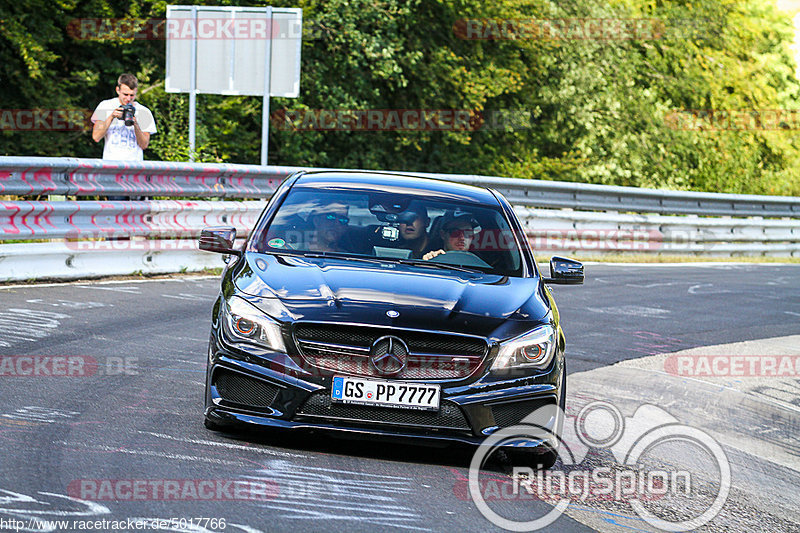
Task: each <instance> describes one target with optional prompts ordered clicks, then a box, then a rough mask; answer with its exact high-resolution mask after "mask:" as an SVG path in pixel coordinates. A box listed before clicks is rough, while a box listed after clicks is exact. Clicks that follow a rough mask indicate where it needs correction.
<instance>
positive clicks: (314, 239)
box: [309, 202, 350, 252]
mask: <svg viewBox="0 0 800 533" xmlns="http://www.w3.org/2000/svg"><path fill="white" fill-rule="evenodd" d="M348 211H349V206H348V205H347V204H343V203H341V202H331V203H328V204H325V205H321V206H318V207H315V208H314V209H313V211H312V212H311V216H309V220H310V221H311V226H312V234H311V239H310V241H311V242H309V250H312V251H316V252H346V251H347V250H346V249H345V248H344V246H343V245H342V240H343V238H344V236H345V234H346V233H347V228H348V224H349V223H350V217H349V216H348Z"/></svg>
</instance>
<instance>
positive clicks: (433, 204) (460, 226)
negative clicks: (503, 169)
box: [249, 187, 522, 276]
mask: <svg viewBox="0 0 800 533" xmlns="http://www.w3.org/2000/svg"><path fill="white" fill-rule="evenodd" d="M262 223H263V224H264V227H259V228H256V230H255V231H254V233H253V239H252V240H251V243H250V248H249V249H250V250H251V251H257V252H261V253H276V252H281V253H297V254H302V253H309V252H324V253H331V254H336V255H343V256H353V257H356V256H368V257H374V258H379V259H381V260H386V261H404V260H408V261H431V262H434V263H438V264H442V265H452V266H454V267H455V266H459V267H467V268H470V269H475V270H480V271H484V272H491V273H496V274H501V275H506V276H520V275H521V272H522V260H521V253H520V250H519V247H518V245H517V242H516V240H515V238H514V234H513V232H512V231H511V229H510V227H509V224H508V221H507V220H506V219H505V217H504V215H503V213H502V211H501V210H500V208H499V206H486V205H475V204H473V203H465V202H458V201H454V200H452V199H448V198H437V197H435V196H431V197H421V196H418V195H411V194H409V195H399V194H392V195H387V194H385V193H379V192H375V191H366V190H365V191H353V190H346V191H342V190H324V189H322V190H321V189H316V188H306V187H295V188H293V189H292V190H291V191H290V192H289V194H288V195H287V196H286V198H285V199H284V201H283V203H282V204H281V206H280V207H279V208H278V210H277V212H276V213H275V215H274V217H273V218H272V220H271V221H270V222H269V224H268V225H266V222H262Z"/></svg>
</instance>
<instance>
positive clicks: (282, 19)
mask: <svg viewBox="0 0 800 533" xmlns="http://www.w3.org/2000/svg"><path fill="white" fill-rule="evenodd" d="M271 11H272V24H271V27H270V20H269V14H268V13H269V8H264V7H217V6H167V30H166V33H167V78H166V91H167V92H175V93H188V92H192V69H191V63H192V54H193V53H195V52H194V49H193V46H194V43H195V41H196V46H197V48H196V56H195V57H196V58H197V70H196V80H195V81H196V85H195V88H194V89H195V92H196V93H201V94H202V93H204V94H228V95H252V96H263V95H264V85H265V81H266V80H265V78H266V76H265V75H266V68H267V65H268V64H271V65H272V67H271V69H270V91H269V92H270V96H283V97H288V98H296V97H297V96H298V95H299V94H300V48H301V46H302V37H303V31H302V30H303V11H302V9H295V8H278V7H276V8H272V10H271ZM193 13H196V17H197V20H195V19H194V16H195V15H193ZM195 38H196V39H195ZM268 50H271V54H270V57H271V61H270V62H267V61H266V59H267V57H266V54H267V51H268Z"/></svg>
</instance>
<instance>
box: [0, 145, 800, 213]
mask: <svg viewBox="0 0 800 533" xmlns="http://www.w3.org/2000/svg"><path fill="white" fill-rule="evenodd" d="M297 170H323V169H313V168H304V167H277V166H275V167H260V166H255V165H227V164H202V163H200V164H198V163H171V162H163V161H141V162H122V161H115V162H109V161H103V160H99V159H77V158H49V157H18V156H15V157H0V195H3V194H7V195H23V196H30V195H43V194H54V195H67V196H97V195H111V196H113V195H121V196H166V197H220V198H266V197H269V196H270V195H271V194H272V192H273V191H274V190H275V187H277V185H278V184H279V183H280V182H281V180H282V179H283V178H285V177H286V176H288V175H289V174H291V173H292V172H295V171H297ZM325 170H341V169H325ZM399 173H400V174H412V175H419V176H428V177H433V178H438V179H447V180H450V181H458V182H461V183H469V184H473V185H478V186H481V187H492V188H495V189H497V190H499V191H500V192H502V193H503V194H504V195H505V196H506V197H507V198H508V199H509V201H511V202H512V203H514V204H515V205H524V206H530V207H548V208H574V209H583V210H598V211H620V212H638V213H661V214H695V215H704V216H763V217H796V216H800V198H796V197H785V196H758V195H741V194H722V193H705V192H685V191H665V190H656V189H640V188H636V187H612V186H606V185H592V184H586V183H572V182H559V181H542V180H524V179H514V178H500V177H491V176H474V175H464V174H429V173H407V172H399Z"/></svg>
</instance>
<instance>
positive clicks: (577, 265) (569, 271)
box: [544, 256, 583, 285]
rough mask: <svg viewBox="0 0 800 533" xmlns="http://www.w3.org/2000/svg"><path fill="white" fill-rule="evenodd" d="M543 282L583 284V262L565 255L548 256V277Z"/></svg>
mask: <svg viewBox="0 0 800 533" xmlns="http://www.w3.org/2000/svg"><path fill="white" fill-rule="evenodd" d="M544 282H545V283H551V284H553V285H583V263H581V262H580V261H575V260H574V259H568V258H566V257H558V256H553V257H551V258H550V277H549V278H544Z"/></svg>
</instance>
